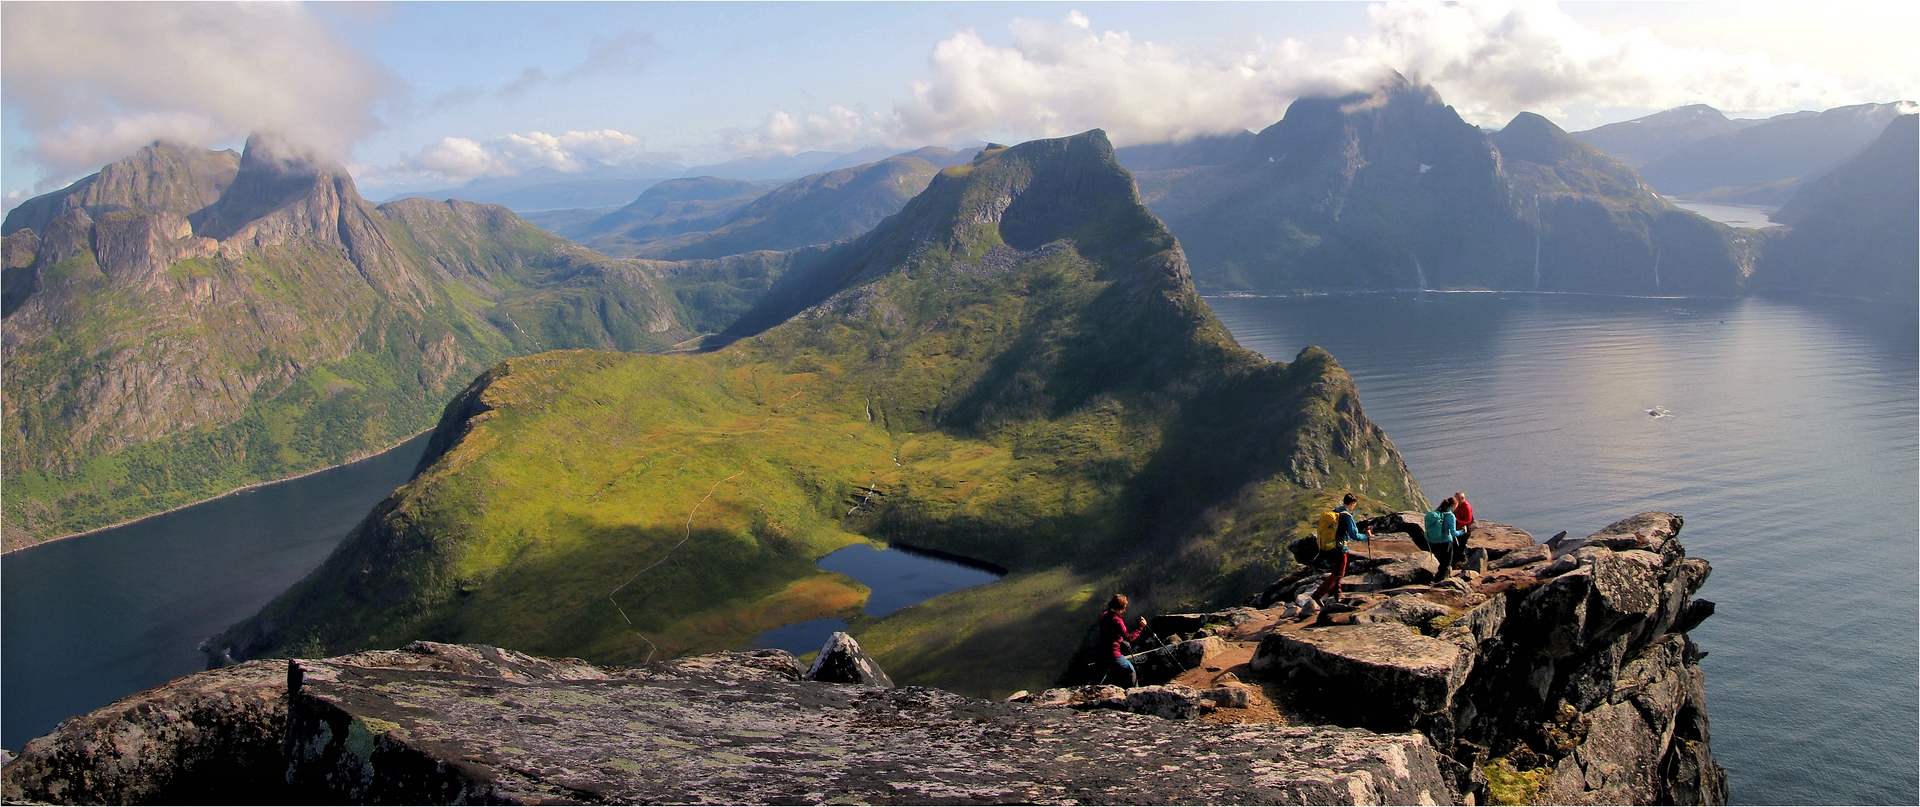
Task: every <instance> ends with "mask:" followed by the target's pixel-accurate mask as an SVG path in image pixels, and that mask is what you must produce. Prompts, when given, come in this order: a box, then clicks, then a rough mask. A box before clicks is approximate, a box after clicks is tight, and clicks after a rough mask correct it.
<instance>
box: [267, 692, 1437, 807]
mask: <svg viewBox="0 0 1920 807" xmlns="http://www.w3.org/2000/svg"><path fill="white" fill-rule="evenodd" d="M341 661H344V660H337V661H325V662H295V667H294V669H295V674H296V675H297V676H298V680H299V681H300V684H299V686H298V687H296V688H295V690H294V693H293V696H292V697H291V699H290V703H291V707H290V708H291V712H290V716H289V730H288V734H287V738H288V739H287V746H286V747H287V749H288V752H289V754H290V756H291V760H290V763H291V767H290V769H289V777H290V779H291V780H292V781H294V782H296V783H297V784H298V785H299V786H301V787H302V788H304V789H305V790H304V792H307V793H310V794H312V795H313V796H314V797H316V798H320V799H324V800H331V801H405V802H414V803H420V802H447V801H470V802H472V801H487V802H495V803H527V802H533V801H562V802H589V803H601V802H614V803H642V802H656V801H668V802H691V801H707V800H712V799H715V798H719V799H721V800H724V801H728V802H740V803H781V802H812V803H818V802H823V801H835V802H847V801H859V802H865V803H899V802H908V803H928V802H945V801H985V802H998V803H1010V802H1063V801H1083V802H1084V801H1100V802H1106V803H1148V802H1154V803H1174V802H1196V801H1197V802H1207V803H1255V802H1257V803H1264V804H1278V803H1301V802H1311V803H1329V804H1351V803H1377V802H1397V803H1424V802H1428V801H1432V802H1446V801H1448V800H1450V798H1451V791H1450V790H1449V789H1448V786H1447V784H1446V783H1445V782H1444V781H1443V780H1442V779H1441V777H1440V773H1439V768H1438V765H1437V762H1436V756H1435V754H1434V753H1433V751H1432V749H1431V747H1430V746H1428V745H1427V744H1426V742H1425V740H1424V739H1422V738H1420V737H1418V736H1413V735H1397V736H1382V735H1376V734H1372V733H1370V732H1365V731H1356V730H1351V729H1339V728H1329V727H1314V728H1289V727H1280V726H1220V725H1212V724H1206V723H1197V722H1193V721H1170V720H1161V719H1157V718H1152V717H1146V716H1142V715H1134V714H1127V713H1124V712H1116V711H1107V710H1099V711H1092V712H1078V711H1074V710H1065V709H1036V708H1032V707H1030V706H1026V705H1023V704H999V703H988V702H983V701H974V700H970V699H967V698H962V697H959V696H956V695H951V694H948V693H945V692H940V691H938V690H931V689H924V688H918V687H904V688H891V689H885V688H876V687H861V686H831V687H827V686H818V685H815V684H811V683H804V682H795V681H787V680H776V679H772V678H768V677H766V676H764V675H760V674H758V673H756V674H750V675H744V676H734V677H730V678H729V677H718V678H716V677H712V676H711V674H712V673H714V672H716V671H717V669H718V668H719V667H724V666H727V665H728V664H729V663H731V662H730V661H729V662H722V663H720V664H718V665H708V666H706V667H705V668H703V669H698V670H693V669H688V668H681V669H680V670H678V671H675V670H668V669H664V668H658V667H656V668H650V670H649V671H648V672H647V673H646V674H644V675H622V674H619V673H617V672H615V671H606V676H607V677H605V678H602V679H599V680H567V681H561V680H543V679H527V678H520V677H516V678H511V679H508V678H484V677H475V676H465V675H459V674H455V673H451V672H446V671H433V670H423V669H405V668H388V667H378V666H358V665H353V664H345V663H340V662H341ZM676 672H687V673H690V674H688V675H686V676H685V677H676V676H675V673H676ZM1152 689H1154V688H1146V689H1141V690H1135V693H1145V692H1149V691H1151V690H1152ZM1141 699H1142V701H1143V702H1144V701H1146V700H1148V699H1154V700H1156V702H1160V701H1161V700H1165V701H1167V702H1171V700H1172V699H1170V698H1166V699H1162V698H1160V697H1159V696H1147V695H1142V696H1141Z"/></svg>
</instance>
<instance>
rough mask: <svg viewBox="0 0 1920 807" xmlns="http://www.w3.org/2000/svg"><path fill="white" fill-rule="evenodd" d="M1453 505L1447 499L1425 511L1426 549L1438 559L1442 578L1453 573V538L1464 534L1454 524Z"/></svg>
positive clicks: (1451, 501)
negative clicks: (1434, 507)
mask: <svg viewBox="0 0 1920 807" xmlns="http://www.w3.org/2000/svg"><path fill="white" fill-rule="evenodd" d="M1455 506H1457V503H1456V502H1454V500H1452V499H1447V500H1446V501H1443V502H1441V503H1440V506H1439V507H1438V508H1436V509H1433V510H1428V511H1427V518H1426V522H1427V525H1426V527H1427V551H1429V552H1432V553H1433V557H1434V559H1436V560H1438V561H1440V572H1439V577H1440V578H1441V579H1443V580H1444V579H1446V578H1447V577H1450V576H1452V575H1453V547H1454V541H1453V539H1455V538H1458V537H1460V536H1461V535H1463V534H1464V533H1462V532H1460V530H1459V529H1458V528H1457V527H1456V526H1455V524H1456V522H1455V521H1454V516H1453V508H1454V507H1455Z"/></svg>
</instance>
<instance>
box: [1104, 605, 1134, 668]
mask: <svg viewBox="0 0 1920 807" xmlns="http://www.w3.org/2000/svg"><path fill="white" fill-rule="evenodd" d="M1138 638H1140V629H1139V628H1134V629H1133V631H1132V632H1131V633H1129V632H1128V631H1127V621H1126V620H1125V619H1122V618H1121V617H1120V615H1119V614H1116V613H1114V612H1112V611H1101V612H1100V644H1102V645H1104V646H1106V647H1108V648H1110V649H1112V650H1113V657H1114V658H1119V657H1120V656H1121V655H1123V654H1122V653H1121V652H1120V640H1121V639H1125V640H1127V641H1129V642H1131V641H1133V640H1135V639H1138Z"/></svg>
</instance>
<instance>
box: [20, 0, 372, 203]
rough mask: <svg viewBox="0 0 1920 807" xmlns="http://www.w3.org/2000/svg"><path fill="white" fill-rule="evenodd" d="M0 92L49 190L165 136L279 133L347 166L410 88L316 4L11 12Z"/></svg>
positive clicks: (54, 7)
mask: <svg viewBox="0 0 1920 807" xmlns="http://www.w3.org/2000/svg"><path fill="white" fill-rule="evenodd" d="M0 86H4V98H5V104H6V105H7V106H8V107H9V108H10V109H11V110H13V111H16V112H17V113H18V116H19V117H18V120H19V121H20V122H21V125H22V126H23V127H24V128H25V129H26V130H27V131H28V132H29V133H30V134H31V135H32V136H33V141H34V144H33V146H32V147H31V149H30V150H29V157H30V158H31V159H33V160H34V161H35V162H37V163H38V164H39V165H40V166H41V168H42V169H43V171H44V175H43V180H42V182H41V186H42V187H43V188H44V187H48V186H52V185H57V184H60V183H63V182H65V181H66V180H70V179H73V178H74V177H76V176H79V175H80V174H83V173H86V172H89V171H93V170H95V169H98V168H99V167H100V165H102V164H103V163H106V162H110V161H112V160H115V159H119V158H120V157H124V156H126V155H127V154H128V153H131V152H132V151H133V150H134V149H137V148H138V147H140V146H141V145H143V144H145V143H147V142H149V141H152V140H155V139H158V138H170V139H177V140H181V141H184V142H190V143H200V144H211V143H217V142H222V141H233V140H238V139H241V138H244V137H245V136H246V135H247V134H248V133H250V132H254V131H273V132H279V133H281V135H282V136H283V137H284V138H286V139H287V140H288V141H289V142H290V144H292V145H295V146H298V147H300V148H303V149H307V150H311V151H313V152H317V153H319V154H322V155H325V156H327V157H330V158H334V159H344V158H345V157H346V155H347V153H348V149H349V147H350V146H351V144H352V143H353V142H354V141H355V140H357V139H359V138H360V137H363V136H364V135H366V134H367V133H369V132H371V131H373V130H374V129H376V128H377V127H378V126H379V125H380V122H379V119H378V117H377V115H376V113H375V107H376V104H377V102H379V100H380V99H381V98H382V97H384V96H385V95H386V94H388V93H389V92H391V91H392V90H393V89H394V88H395V87H396V86H398V82H397V81H396V80H395V79H394V78H393V76H392V75H391V74H390V73H389V72H388V71H387V69H386V68H385V67H383V66H381V65H380V64H379V63H377V62H375V61H374V60H372V59H370V58H368V57H367V56H366V55H364V54H362V53H361V52H359V51H358V50H356V49H354V48H353V47H351V46H349V45H348V44H346V43H345V42H343V41H342V40H341V39H340V38H338V37H337V36H336V35H335V34H334V33H333V32H332V29H330V28H329V27H328V26H327V25H326V24H325V23H324V22H323V21H322V20H320V19H318V18H317V17H316V16H315V15H314V14H313V13H312V12H311V10H310V9H308V8H306V7H303V6H298V5H285V4H278V3H274V4H267V3H247V4H240V3H205V4H202V3H7V4H5V5H4V6H0Z"/></svg>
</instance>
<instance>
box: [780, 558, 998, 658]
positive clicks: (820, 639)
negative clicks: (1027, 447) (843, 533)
mask: <svg viewBox="0 0 1920 807" xmlns="http://www.w3.org/2000/svg"><path fill="white" fill-rule="evenodd" d="M814 565H815V566H818V567H820V568H822V569H825V570H827V571H829V572H839V573H840V574H844V575H846V576H848V577H851V578H853V579H855V580H858V581H860V582H861V583H862V584H864V585H866V587H867V588H868V589H869V590H870V593H869V594H868V595H867V603H866V606H865V607H864V608H863V610H864V611H865V612H866V614H867V616H874V617H880V616H886V615H888V614H891V613H893V612H895V611H898V610H900V609H902V608H905V607H907V606H909V605H915V604H918V603H922V602H926V601H927V600H931V599H933V598H935V597H938V596H940V595H942V594H946V593H948V592H952V591H959V590H960V589H963V588H972V587H974V586H978V585H984V584H987V583H991V582H993V581H995V580H998V579H1000V576H1001V573H998V572H994V571H990V570H988V569H986V568H984V567H983V566H981V565H977V564H966V563H961V562H958V561H956V560H952V559H948V558H939V557H934V556H932V555H929V554H925V553H921V552H916V551H914V550H912V549H910V548H906V547H899V546H895V547H888V548H880V547H874V546H869V545H867V544H852V545H850V546H844V547H841V548H839V549H836V550H834V551H833V552H831V553H828V554H827V556H826V557H824V558H821V559H820V560H818V561H816V562H815V563H814ZM846 629H847V621H846V620H844V619H832V618H828V619H812V620H808V621H806V622H796V623H794V624H792V625H782V626H780V627H778V628H774V629H773V630H770V631H767V632H766V633H762V634H760V635H759V636H757V637H754V640H753V646H754V647H777V648H780V649H782V650H787V651H791V652H793V653H795V654H796V655H805V654H807V653H811V652H813V651H815V650H819V649H820V646H821V645H823V644H826V642H827V637H829V636H832V635H833V633H834V631H842V630H846Z"/></svg>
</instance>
